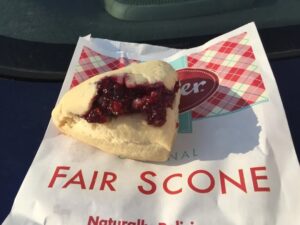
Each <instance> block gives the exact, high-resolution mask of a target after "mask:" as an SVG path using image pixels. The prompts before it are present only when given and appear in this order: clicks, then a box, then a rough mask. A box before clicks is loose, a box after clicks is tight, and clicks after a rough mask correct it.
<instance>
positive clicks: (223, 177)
mask: <svg viewBox="0 0 300 225" xmlns="http://www.w3.org/2000/svg"><path fill="white" fill-rule="evenodd" d="M239 177H240V182H239V183H238V182H237V181H235V180H233V179H232V178H231V177H229V176H227V175H226V174H225V173H223V172H222V171H221V170H220V182H221V192H222V194H226V185H225V180H227V181H228V182H230V183H232V184H233V185H235V186H236V187H238V188H239V189H241V190H242V191H244V192H245V193H247V188H246V183H245V177H244V172H243V170H242V169H240V170H239Z"/></svg>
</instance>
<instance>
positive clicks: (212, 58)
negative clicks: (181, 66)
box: [187, 33, 267, 119]
mask: <svg viewBox="0 0 300 225" xmlns="http://www.w3.org/2000/svg"><path fill="white" fill-rule="evenodd" d="M248 42H249V39H248V38H247V33H242V34H240V35H237V36H234V37H231V38H229V39H228V40H225V41H222V42H219V43H217V44H215V45H213V46H211V47H209V48H207V49H205V50H204V51H202V52H199V53H194V54H191V55H189V56H187V64H188V67H189V68H201V69H207V70H211V71H213V72H215V73H216V74H217V75H218V77H219V87H218V89H217V91H216V92H215V93H214V94H213V95H212V96H211V97H209V98H208V99H207V100H206V101H204V102H203V103H202V104H201V105H199V106H197V107H196V108H194V109H193V110H192V117H193V118H194V119H196V118H201V117H207V116H216V115H221V114H226V113H229V112H232V111H235V110H238V109H241V108H243V107H246V106H249V105H251V104H254V103H258V102H261V101H266V100H267V98H266V96H265V87H264V84H263V81H262V78H261V75H260V74H259V72H258V71H257V69H258V68H257V66H256V65H255V56H254V54H253V50H252V48H251V46H250V45H248V44H247V43H248Z"/></svg>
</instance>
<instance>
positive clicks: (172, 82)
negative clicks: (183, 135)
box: [52, 61, 180, 162]
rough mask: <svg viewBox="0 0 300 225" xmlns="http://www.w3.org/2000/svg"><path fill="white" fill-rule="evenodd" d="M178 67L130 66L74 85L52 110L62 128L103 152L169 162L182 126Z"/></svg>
mask: <svg viewBox="0 0 300 225" xmlns="http://www.w3.org/2000/svg"><path fill="white" fill-rule="evenodd" d="M179 99H180V93H179V83H178V78H177V73H176V71H175V70H174V69H173V68H172V67H171V66H170V65H169V64H168V63H165V62H162V61H149V62H144V63H140V64H137V63H135V64H131V65H129V66H127V67H124V68H122V69H118V70H114V71H110V72H106V73H103V74H100V75H97V76H94V77H92V78H90V79H88V80H86V81H84V82H82V83H81V84H79V85H78V86H76V87H74V88H72V89H70V90H69V91H68V92H67V93H66V94H65V95H64V96H63V97H62V99H61V100H60V101H59V103H58V104H57V105H56V107H55V108H54V109H53V111H52V119H53V122H54V124H55V125H56V126H57V127H58V129H59V130H60V131H61V132H63V133H65V134H67V135H69V136H71V137H73V138H75V139H78V140H80V141H82V142H85V143H87V144H89V145H92V146H94V147H96V148H99V149H101V150H103V151H105V152H108V153H112V154H115V155H118V156H120V157H122V158H130V159H136V160H142V161H156V162H159V161H166V160H167V159H168V157H169V155H170V152H171V149H172V145H173V142H174V139H175V136H176V133H177V127H178V105H179Z"/></svg>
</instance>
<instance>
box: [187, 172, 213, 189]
mask: <svg viewBox="0 0 300 225" xmlns="http://www.w3.org/2000/svg"><path fill="white" fill-rule="evenodd" d="M197 174H205V175H206V176H207V177H208V178H209V180H210V184H209V186H208V187H207V188H203V189H201V188H199V187H196V186H195V185H194V184H193V178H194V176H195V175H197ZM188 185H189V187H190V188H191V189H192V190H194V191H196V192H198V193H208V192H210V191H211V190H212V189H213V188H214V186H215V179H214V177H213V175H211V173H209V172H208V171H206V170H196V171H194V172H193V173H191V174H190V176H189V177H188Z"/></svg>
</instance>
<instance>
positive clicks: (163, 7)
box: [104, 0, 254, 21]
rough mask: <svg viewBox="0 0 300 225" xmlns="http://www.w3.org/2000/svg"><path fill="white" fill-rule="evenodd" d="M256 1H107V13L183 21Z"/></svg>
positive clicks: (127, 18) (118, 16)
mask: <svg viewBox="0 0 300 225" xmlns="http://www.w3.org/2000/svg"><path fill="white" fill-rule="evenodd" d="M253 2H254V0H226V1H224V0H151V1H149V0H139V1H137V0H105V1H104V3H105V9H106V11H107V12H108V13H109V14H110V15H112V16H113V17H116V18H118V19H123V20H134V21H146V20H148V21H151V20H162V19H181V18H189V17H196V16H203V15H211V14H216V13H223V12H228V11H232V10H238V9H247V7H251V6H252V5H253Z"/></svg>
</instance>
